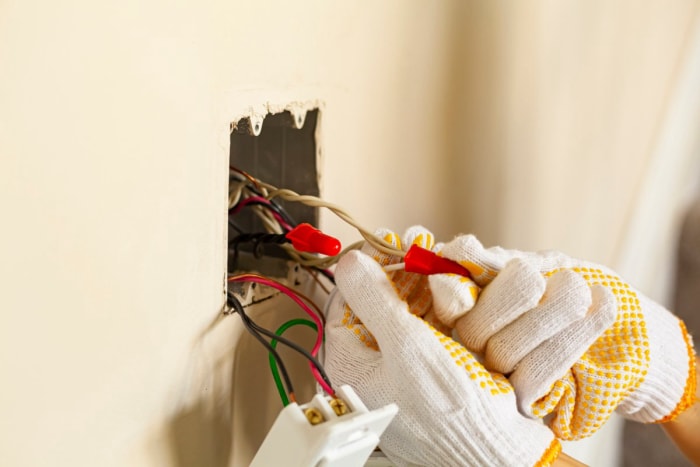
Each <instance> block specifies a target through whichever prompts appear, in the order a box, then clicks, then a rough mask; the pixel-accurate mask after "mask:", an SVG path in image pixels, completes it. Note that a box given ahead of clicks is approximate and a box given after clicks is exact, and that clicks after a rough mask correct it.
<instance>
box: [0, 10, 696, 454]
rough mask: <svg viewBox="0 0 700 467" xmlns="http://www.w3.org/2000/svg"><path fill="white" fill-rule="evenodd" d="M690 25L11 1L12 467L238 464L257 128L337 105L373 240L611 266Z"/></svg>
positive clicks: (335, 123)
mask: <svg viewBox="0 0 700 467" xmlns="http://www.w3.org/2000/svg"><path fill="white" fill-rule="evenodd" d="M674 6H675V7H674V8H667V7H666V3H665V2H656V1H644V2H641V3H640V2H615V3H614V5H613V4H610V3H607V2H598V3H590V2H586V3H572V2H564V3H559V2H557V3H554V2H546V1H533V2H530V3H529V4H528V5H524V4H521V3H520V2H480V1H478V2H459V1H456V0H455V1H444V2H438V3H433V2H431V3H430V4H429V5H427V4H426V2H418V1H399V0H395V1H383V2H371V1H360V2H324V1H321V0H304V1H300V2H294V3H289V2H282V1H269V2H264V3H263V2H242V1H226V2H224V1H213V2H186V1H183V2H164V1H154V2H137V1H129V0H127V1H120V2H88V1H86V0H72V1H71V0H68V1H65V2H60V3H51V2H36V1H33V0H22V1H18V0H3V1H2V2H0V63H1V64H2V73H0V190H1V194H2V196H1V197H0V212H2V215H3V228H2V231H1V233H0V238H1V239H2V242H0V258H1V260H0V284H2V285H1V286H0V291H1V293H0V368H1V371H2V373H1V378H2V383H3V387H2V390H1V391H0V411H2V414H3V415H2V417H1V418H0V464H2V465H22V466H35V465H36V466H39V465H54V466H69V465H70V466H76V465H100V466H111V465H114V466H122V465H129V466H141V465H143V466H152V465H181V466H184V465H192V463H193V462H194V463H196V462H200V465H211V466H224V465H227V463H228V461H229V459H230V457H231V452H230V449H231V440H230V432H229V431H228V430H229V428H230V426H231V399H232V398H231V390H232V389H234V390H235V388H231V367H232V365H233V359H234V356H233V349H234V348H235V339H236V336H237V335H238V334H239V333H240V329H239V328H238V325H237V324H238V323H236V322H235V321H234V320H233V319H222V318H220V317H219V316H220V310H221V306H222V303H223V286H224V275H225V274H224V273H225V264H224V261H225V238H224V236H225V227H226V223H225V216H226V188H227V163H228V149H229V148H228V144H229V143H228V141H229V140H228V137H229V133H228V131H229V124H230V123H231V122H232V121H236V120H237V119H238V118H240V117H241V116H244V115H250V114H264V113H266V112H267V111H269V110H276V109H280V108H282V107H284V106H285V105H287V104H294V103H296V104H299V105H302V104H308V103H311V104H313V105H320V106H321V109H322V116H321V123H320V133H319V136H320V144H321V152H322V156H321V173H322V180H321V184H322V192H323V193H324V196H325V197H326V198H327V199H328V200H330V201H334V202H337V203H339V204H341V205H343V206H345V207H346V208H347V209H348V210H349V211H350V212H351V213H353V214H355V216H356V217H357V218H358V220H360V221H361V223H363V224H364V225H366V226H368V227H370V228H373V227H377V226H388V227H391V228H394V229H396V230H399V231H401V230H403V229H404V228H406V227H407V226H409V225H412V224H414V223H422V224H424V225H426V226H428V227H431V228H432V229H433V230H434V231H435V232H436V233H437V234H438V236H439V237H441V238H445V237H447V236H449V235H452V234H454V233H456V232H457V231H475V232H477V233H478V234H480V235H481V236H483V238H484V239H485V241H486V242H487V243H504V244H506V245H508V246H512V247H519V248H541V247H547V248H561V249H564V250H567V251H570V252H572V253H575V254H579V255H583V256H588V257H591V258H594V259H599V260H603V261H607V262H614V261H615V260H616V258H617V257H618V255H620V254H621V253H620V251H621V249H622V248H621V245H622V244H624V243H625V241H626V236H627V235H628V232H627V231H626V227H625V226H626V225H628V219H630V218H631V217H630V216H632V214H631V213H632V212H633V211H634V202H635V201H634V200H635V199H637V196H638V194H639V189H640V186H641V184H642V183H643V182H642V181H641V180H643V179H644V177H643V176H644V170H645V167H648V166H649V161H650V159H651V158H652V154H653V153H654V151H653V149H652V148H654V147H656V146H655V145H656V142H657V141H658V139H659V136H658V135H659V128H661V127H662V126H663V125H662V124H661V122H663V121H664V119H665V118H666V113H665V109H666V108H667V106H668V105H669V104H668V101H669V99H670V97H669V96H672V95H673V92H672V90H673V89H675V87H676V83H677V81H678V79H677V72H678V70H679V69H680V67H681V63H683V62H684V60H685V57H686V55H685V53H686V46H685V44H686V41H687V40H688V39H687V38H688V36H689V34H690V33H689V31H690V30H692V28H693V27H694V26H693V24H694V23H693V21H694V19H695V18H696V17H697V2H696V1H690V0H688V1H685V0H679V1H678V2H675V3H674ZM695 88H697V89H700V86H696V87H695ZM693 118H695V117H693V116H692V115H688V116H686V117H685V120H684V121H685V122H686V123H687V122H688V121H692V119H693ZM693 150H694V147H693V146H692V145H691V144H688V145H687V146H683V151H684V154H683V156H685V158H684V160H686V159H687V160H689V155H690V154H697V153H693V152H692V151H693ZM674 199H675V198H674ZM674 202H675V201H674ZM322 224H323V225H324V226H325V227H326V228H327V229H328V230H329V231H331V232H333V233H335V234H337V235H338V236H340V237H341V239H343V240H345V241H347V240H354V239H355V238H357V237H356V235H355V234H354V232H353V231H352V230H351V229H350V228H348V227H346V226H344V225H342V224H341V222H340V221H337V220H335V219H334V218H332V217H331V216H330V215H326V214H323V217H322ZM183 440H187V442H183ZM599 465H603V464H599Z"/></svg>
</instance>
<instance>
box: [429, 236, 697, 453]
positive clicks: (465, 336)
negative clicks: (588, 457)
mask: <svg viewBox="0 0 700 467" xmlns="http://www.w3.org/2000/svg"><path fill="white" fill-rule="evenodd" d="M441 254H442V255H444V256H445V257H447V258H449V259H452V260H455V261H457V262H459V263H460V264H462V265H463V266H464V267H466V268H467V269H468V270H469V271H470V272H471V273H472V275H473V278H474V280H475V281H476V282H477V283H478V284H479V285H480V286H482V287H485V288H484V289H483V292H482V295H481V297H480V299H479V302H481V300H482V299H486V298H487V297H490V298H489V300H488V306H480V303H477V305H476V306H475V307H474V308H473V309H472V310H471V311H470V312H469V313H467V314H466V315H465V316H464V317H463V318H462V319H461V320H459V321H458V322H457V326H456V331H457V333H458V334H459V336H460V339H461V340H462V342H463V343H464V344H465V345H466V347H467V348H469V349H470V350H472V351H475V352H478V353H483V354H484V360H485V362H486V365H487V367H488V368H489V369H494V370H499V371H502V372H505V373H509V380H510V381H511V383H512V384H513V386H514V387H515V390H516V393H517V395H518V405H519V408H520V411H521V412H522V413H524V414H526V415H529V416H533V417H544V416H545V415H548V414H550V413H553V414H554V417H553V418H552V420H551V424H550V426H551V427H552V429H553V430H554V432H555V433H556V434H557V436H559V437H560V438H563V439H579V438H583V437H586V436H588V435H590V434H592V433H593V432H595V431H596V430H597V429H598V428H599V427H600V426H601V425H602V424H603V423H604V422H605V421H606V420H607V419H608V418H609V416H610V414H611V413H612V412H613V411H617V412H618V413H620V414H622V415H623V416H625V417H627V418H630V419H632V420H636V421H640V422H646V423H649V422H664V421H668V420H671V419H673V418H674V417H675V416H676V415H678V414H679V413H681V412H682V411H683V410H685V409H686V408H687V407H689V406H690V405H692V403H693V402H694V394H695V381H696V380H695V373H694V372H695V362H694V359H695V353H694V350H693V346H692V340H691V337H690V336H689V335H688V333H687V332H686V329H685V326H684V324H683V322H682V321H680V320H679V319H678V318H676V317H675V316H674V315H673V314H671V313H670V312H669V311H668V310H666V309H664V308H663V307H662V306H660V305H659V304H657V303H655V302H653V301H652V300H650V299H648V298H647V297H645V296H644V295H642V294H641V293H639V292H638V291H637V290H635V289H634V288H633V287H631V286H630V285H629V284H627V283H626V282H625V281H624V280H622V279H621V278H620V277H618V276H617V274H615V273H614V272H613V271H611V270H609V269H607V268H605V267H603V266H599V265H596V264H592V263H588V262H584V261H580V260H576V259H574V258H570V257H568V256H565V255H563V254H561V253H558V252H544V253H526V252H520V251H515V250H504V249H502V248H498V247H497V248H490V249H485V248H483V246H482V245H481V244H480V243H479V241H478V240H477V239H476V238H475V237H473V236H471V235H467V236H462V237H458V238H456V239H455V240H453V241H452V242H450V243H448V244H446V245H445V246H444V248H443V249H442V251H441ZM514 261H515V262H518V263H520V265H521V268H520V270H518V271H516V273H514V274H510V275H509V274H504V273H505V272H506V265H510V264H511V262H514ZM511 269H512V268H511V267H510V266H509V267H508V270H511ZM537 274H539V275H540V276H541V277H542V278H543V279H544V282H545V284H546V290H545V291H544V292H542V287H541V286H540V287H539V288H538V287H532V288H531V289H528V288H527V287H519V286H517V284H518V281H520V283H523V284H532V283H534V282H533V281H532V280H531V279H523V278H524V277H525V278H527V277H531V276H533V275H537ZM528 290H531V292H530V300H529V303H526V302H528V300H523V299H520V300H517V299H513V297H514V296H517V295H518V294H520V295H521V296H527V295H528ZM567 290H568V291H569V292H567ZM582 291H585V294H584V295H585V296H584V295H582ZM497 297H501V299H500V303H499V300H498V298H497ZM555 302H556V303H559V305H557V306H555V307H551V306H550V307H549V308H547V307H546V306H543V304H546V303H555ZM533 303H534V304H535V305H533ZM562 303H564V304H565V306H561V304H562ZM543 308H547V309H546V310H545V311H544V312H543ZM577 315H578V317H576V316H577ZM560 317H562V318H565V320H566V321H567V323H566V325H565V326H560V327H559V328H556V326H554V324H555V323H556V322H557V320H558V318H560ZM552 326H554V328H553V327H552Z"/></svg>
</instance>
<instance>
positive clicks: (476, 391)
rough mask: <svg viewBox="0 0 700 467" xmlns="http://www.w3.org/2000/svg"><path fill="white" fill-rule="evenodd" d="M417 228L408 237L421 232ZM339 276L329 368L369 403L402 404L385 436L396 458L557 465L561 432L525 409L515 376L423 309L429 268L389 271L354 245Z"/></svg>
mask: <svg viewBox="0 0 700 467" xmlns="http://www.w3.org/2000/svg"><path fill="white" fill-rule="evenodd" d="M409 237H411V235H409ZM412 237H413V238H412V240H411V239H409V240H408V241H409V242H415V241H418V242H422V241H423V240H421V239H419V235H412ZM394 239H395V240H397V239H396V238H394ZM431 241H432V240H431ZM404 244H406V242H405V243H404ZM429 244H430V242H427V243H425V244H424V245H427V246H430V245H429ZM372 256H375V257H376V259H378V260H379V261H381V262H384V263H386V262H393V261H398V259H396V258H387V257H381V256H379V255H377V254H373V255H372ZM336 281H337V284H338V287H337V289H336V291H335V292H334V294H333V296H332V297H331V300H330V302H329V305H328V319H327V329H326V331H327V334H326V358H325V366H326V370H327V371H328V374H329V376H330V377H331V378H332V379H333V381H334V382H335V383H336V384H349V385H350V386H352V387H353V388H354V389H355V390H356V391H357V393H358V394H359V395H360V397H361V398H362V399H363V401H364V402H365V404H366V405H367V406H368V407H369V408H375V407H381V406H383V405H385V404H387V403H389V402H394V403H396V404H397V405H398V407H399V413H398V415H397V416H396V418H395V419H394V421H393V422H392V423H391V425H390V426H389V428H387V430H386V432H385V433H384V435H383V436H382V439H381V442H380V447H381V449H382V451H384V453H385V454H386V455H387V456H388V457H389V458H390V459H391V460H392V462H394V463H395V464H396V465H397V466H404V465H425V466H434V465H440V466H451V465H473V466H482V465H508V466H521V465H522V466H532V465H551V463H552V462H553V460H554V459H555V458H556V456H557V454H558V453H559V450H560V445H559V443H558V441H556V439H555V438H554V434H553V433H552V432H551V430H549V429H548V428H547V427H545V426H544V425H543V424H542V423H541V422H539V421H535V420H531V419H528V418H526V417H524V416H522V415H521V414H520V413H519V412H518V410H517V406H516V401H515V394H514V392H513V388H512V386H511V385H510V384H509V383H508V381H507V380H506V379H505V378H504V377H503V376H502V375H500V374H496V373H490V372H488V371H486V370H485V369H484V367H483V366H482V365H481V364H480V363H479V362H478V361H477V360H476V359H475V358H474V357H473V355H472V354H471V353H470V352H468V351H467V350H466V349H465V348H464V347H463V346H462V345H461V344H459V343H457V342H455V341H454V340H452V339H451V338H450V337H448V336H446V335H444V334H443V333H442V332H440V331H439V330H437V329H436V328H435V327H433V326H431V325H430V324H429V323H428V322H426V321H425V320H424V319H421V316H422V317H423V318H425V317H428V318H430V316H433V315H434V306H433V305H432V304H431V303H432V298H431V294H430V290H429V285H428V282H427V280H426V278H425V277H423V276H417V275H411V274H407V273H404V272H400V273H391V274H389V275H387V273H385V271H384V270H383V269H382V267H381V265H380V264H379V263H378V262H377V261H376V260H375V259H373V258H372V257H370V256H368V255H366V254H365V253H362V252H351V253H348V254H347V255H346V256H345V257H344V258H343V259H342V260H341V261H340V262H339V264H338V267H337V269H336ZM468 288H469V287H466V288H464V289H462V290H461V292H462V293H468Z"/></svg>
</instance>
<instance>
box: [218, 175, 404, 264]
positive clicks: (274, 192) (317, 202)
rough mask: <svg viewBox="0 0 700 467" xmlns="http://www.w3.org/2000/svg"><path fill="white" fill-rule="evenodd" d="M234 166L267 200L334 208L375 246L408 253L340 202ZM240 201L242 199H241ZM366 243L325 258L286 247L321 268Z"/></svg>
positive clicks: (395, 253) (390, 252)
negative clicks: (363, 223) (281, 185)
mask: <svg viewBox="0 0 700 467" xmlns="http://www.w3.org/2000/svg"><path fill="white" fill-rule="evenodd" d="M231 170H233V171H234V172H237V173H238V174H240V175H242V176H243V177H245V178H246V179H248V180H249V181H250V182H251V183H252V184H253V185H254V188H253V187H252V186H248V187H247V189H248V190H250V191H251V192H253V193H255V194H256V195H257V196H260V197H264V198H266V199H267V200H269V201H270V203H272V204H274V198H281V199H283V200H286V201H292V202H298V203H302V204H305V205H307V206H312V207H322V208H326V209H329V210H330V211H331V212H333V213H334V214H335V215H336V216H338V217H339V218H341V219H342V220H343V221H345V222H346V223H348V224H350V225H351V226H353V227H354V228H355V229H356V230H357V231H358V232H359V233H360V235H361V236H362V237H363V238H364V240H365V241H366V242H368V243H369V244H371V245H372V246H373V247H374V248H376V249H377V250H378V251H380V252H382V253H385V254H388V255H393V256H397V257H400V258H403V257H404V256H405V254H406V253H405V252H404V251H403V250H401V249H400V248H396V247H394V246H393V245H391V244H389V243H387V242H386V241H384V240H383V239H381V238H379V237H377V236H376V235H374V234H373V233H371V232H370V231H368V230H367V229H365V228H364V227H362V226H361V225H360V224H359V223H358V222H357V221H356V220H355V219H354V218H353V217H352V216H351V215H350V214H349V213H348V212H347V211H345V210H344V209H343V208H341V207H340V206H338V205H336V204H333V203H330V202H327V201H324V200H323V199H321V198H318V197H316V196H310V195H300V194H299V193H296V192H295V191H292V190H289V189H286V188H282V189H280V188H277V187H275V186H274V185H271V184H269V183H265V182H262V181H260V180H258V179H256V178H255V177H253V176H252V175H250V174H249V173H247V172H245V171H243V170H240V169H238V168H235V167H231ZM239 204H240V202H239ZM288 223H289V224H290V225H294V223H293V222H288ZM266 225H267V227H268V228H270V229H271V230H273V231H274V226H273V225H271V224H270V223H266ZM361 245H362V242H357V243H354V244H353V245H351V246H350V247H348V248H345V249H344V250H343V251H342V252H340V253H339V254H338V255H336V256H333V257H325V258H321V257H318V256H315V255H311V254H308V253H301V252H297V251H295V250H294V249H293V247H291V246H290V245H285V246H283V248H284V249H285V250H286V251H287V253H288V254H289V255H290V256H291V257H292V259H294V260H295V261H297V262H299V263H300V264H302V265H304V266H310V267H315V268H320V269H326V268H328V267H330V266H332V265H333V264H335V263H336V262H337V261H338V260H339V259H340V257H342V256H343V255H344V254H346V253H347V252H348V251H350V250H353V249H357V248H359V247H360V246H361Z"/></svg>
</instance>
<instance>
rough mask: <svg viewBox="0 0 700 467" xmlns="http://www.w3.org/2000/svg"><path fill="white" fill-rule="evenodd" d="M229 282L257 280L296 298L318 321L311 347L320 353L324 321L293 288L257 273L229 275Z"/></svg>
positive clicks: (318, 378) (316, 374)
mask: <svg viewBox="0 0 700 467" xmlns="http://www.w3.org/2000/svg"><path fill="white" fill-rule="evenodd" d="M228 281H229V282H255V283H258V284H262V285H266V286H268V287H272V288H275V289H277V290H279V291H280V292H282V293H283V294H285V295H286V296H288V297H289V298H291V299H292V300H294V302H296V304H297V305H299V306H300V307H301V309H302V310H304V311H305V312H306V313H307V314H308V315H309V316H311V319H313V320H314V322H315V323H316V326H318V334H317V335H316V342H315V343H314V346H313V348H312V349H311V355H313V356H314V357H315V356H317V355H318V351H319V349H320V348H321V343H323V323H322V322H321V319H320V318H319V317H318V316H317V315H316V313H314V312H313V311H312V310H311V308H310V307H309V306H308V305H307V304H306V303H304V301H303V300H302V299H301V298H299V297H298V296H297V294H296V292H294V291H293V290H292V289H290V288H289V287H287V286H286V285H284V284H281V283H280V282H277V281H276V280H273V279H270V278H267V277H263V276H258V275H257V274H241V275H240V276H234V277H229V278H228ZM309 367H311V373H312V374H313V375H314V378H315V379H316V381H318V384H320V385H321V387H322V388H323V389H324V391H326V392H327V393H328V394H330V395H331V396H334V395H335V391H333V388H331V387H330V386H329V385H328V383H326V382H325V381H324V380H323V378H322V377H321V373H319V371H318V369H317V368H316V367H315V366H314V364H313V363H312V362H309Z"/></svg>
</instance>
